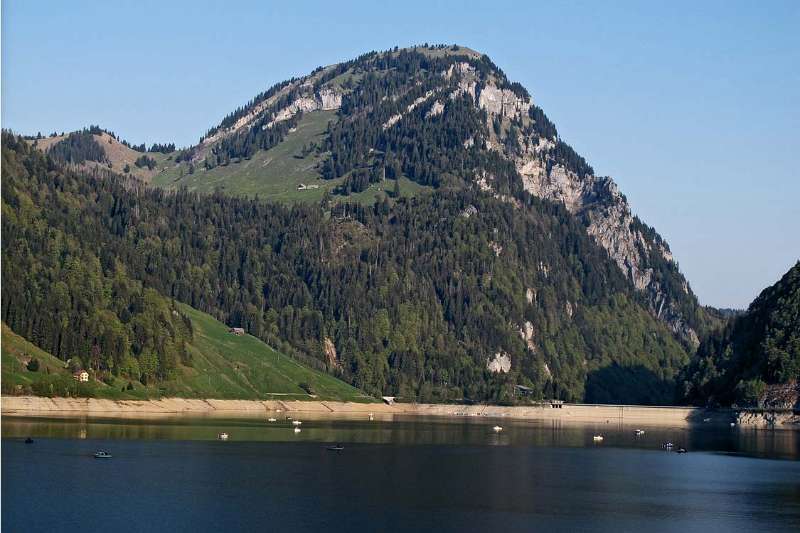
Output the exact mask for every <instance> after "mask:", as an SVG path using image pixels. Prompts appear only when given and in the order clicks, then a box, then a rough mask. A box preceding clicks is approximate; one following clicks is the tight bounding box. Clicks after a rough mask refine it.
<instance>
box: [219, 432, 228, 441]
mask: <svg viewBox="0 0 800 533" xmlns="http://www.w3.org/2000/svg"><path fill="white" fill-rule="evenodd" d="M217 438H218V439H219V440H228V434H227V433H220V434H219V435H217Z"/></svg>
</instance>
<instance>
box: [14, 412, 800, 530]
mask: <svg viewBox="0 0 800 533" xmlns="http://www.w3.org/2000/svg"><path fill="white" fill-rule="evenodd" d="M496 423H500V424H501V425H502V426H503V428H504V429H503V431H502V432H500V433H499V434H498V433H495V432H493V431H492V426H493V425H495V424H496ZM645 429H646V433H645V435H643V436H640V437H637V436H635V435H634V434H633V429H632V428H629V427H627V426H625V427H619V426H615V425H603V424H597V425H568V424H563V423H554V422H547V423H541V422H538V423H537V422H532V421H531V422H529V421H513V422H512V421H510V420H502V421H499V422H498V421H497V420H472V419H460V420H459V419H442V418H422V417H406V418H404V417H395V419H394V421H377V420H376V421H373V422H370V421H367V420H329V419H325V420H306V419H304V423H303V425H302V431H301V432H300V433H295V432H294V431H293V427H292V426H291V423H290V422H289V421H286V420H280V421H278V422H275V423H268V422H266V421H264V420H262V419H232V420H223V419H210V418H207V419H186V418H183V419H168V418H165V419H159V420H97V419H93V420H85V419H84V420H70V419H41V418H35V419H34V418H10V417H3V419H2V435H3V440H2V529H3V531H47V532H51V531H114V532H121V531H191V532H195V533H196V532H201V531H219V530H229V531H321V530H324V531H493V530H498V531H643V530H647V531H648V533H652V532H657V531H703V532H706V533H708V532H712V531H726V532H730V531H798V528H800V461H798V459H800V438H799V437H800V435H799V434H800V432H797V431H787V430H778V431H757V430H748V429H743V428H729V427H721V426H715V427H699V428H693V429H665V428H645ZM222 431H225V432H227V433H229V434H230V440H229V441H227V442H221V441H218V440H216V435H217V434H218V433H219V432H222ZM597 433H602V434H603V436H604V440H603V442H602V443H599V444H598V443H595V442H593V440H592V436H593V435H594V434H597ZM27 436H32V437H33V438H34V439H35V442H34V443H33V444H25V443H24V438H25V437H27ZM667 440H671V441H672V442H674V443H675V444H676V445H681V446H685V447H686V448H688V449H689V453H687V454H677V453H674V452H668V451H665V450H663V449H662V448H661V444H662V443H663V442H665V441H667ZM330 443H342V444H343V446H344V450H343V451H341V452H334V451H328V450H327V449H326V444H330ZM99 449H103V450H107V451H109V452H110V453H112V454H113V456H114V457H113V459H110V460H97V459H94V458H93V457H92V454H93V453H94V452H95V451H96V450H99Z"/></svg>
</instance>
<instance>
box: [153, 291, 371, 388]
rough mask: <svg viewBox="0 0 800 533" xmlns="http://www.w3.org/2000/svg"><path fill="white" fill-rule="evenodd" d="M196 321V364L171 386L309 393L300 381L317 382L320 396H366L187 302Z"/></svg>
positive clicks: (186, 309) (186, 308)
mask: <svg viewBox="0 0 800 533" xmlns="http://www.w3.org/2000/svg"><path fill="white" fill-rule="evenodd" d="M181 310H182V311H183V312H185V313H187V314H188V315H189V317H190V318H191V319H192V324H193V325H194V340H193V341H192V346H191V347H190V352H191V354H192V359H193V361H192V368H186V369H183V371H182V375H181V376H180V377H178V379H176V380H175V381H174V382H171V383H169V384H168V386H167V393H168V394H169V395H175V396H185V397H216V398H275V399H282V398H288V399H309V396H308V395H307V394H306V393H305V391H303V389H301V388H300V387H299V383H302V382H305V383H308V384H309V385H311V387H312V389H313V390H314V391H315V392H316V394H317V396H318V397H319V399H344V400H352V401H365V400H369V399H370V398H369V397H367V396H365V395H364V394H363V393H361V392H360V391H359V390H357V389H355V388H353V387H351V386H350V385H348V384H346V383H344V382H343V381H340V380H338V379H336V378H334V377H333V376H331V375H329V374H326V373H324V372H319V371H317V370H313V369H310V368H307V367H305V366H303V365H302V364H301V363H299V362H297V361H296V360H295V359H292V358H291V357H288V356H286V355H284V354H282V353H279V352H277V351H275V350H273V349H272V348H270V347H269V346H267V345H266V344H264V343H263V342H261V341H260V340H258V339H256V338H255V337H252V336H250V335H243V336H236V335H233V334H230V333H228V328H227V326H225V325H224V324H222V323H220V322H218V321H216V320H214V319H213V318H212V317H211V316H209V315H207V314H205V313H201V312H200V311H197V310H195V309H192V308H191V307H189V306H186V305H181Z"/></svg>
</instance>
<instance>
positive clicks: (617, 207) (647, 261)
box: [445, 64, 698, 346]
mask: <svg viewBox="0 0 800 533" xmlns="http://www.w3.org/2000/svg"><path fill="white" fill-rule="evenodd" d="M445 75H446V77H452V76H461V79H460V81H459V89H458V90H457V91H456V92H457V93H468V94H476V95H477V97H476V103H477V105H478V106H479V107H480V108H481V109H483V110H485V111H486V113H487V121H488V122H489V124H490V125H491V126H490V128H489V129H490V132H491V134H490V139H487V146H489V147H490V148H491V149H494V150H497V151H499V152H501V153H502V154H503V155H504V156H505V157H506V158H508V159H509V160H510V161H512V162H513V163H514V165H515V167H516V169H517V172H518V173H519V175H520V177H521V179H522V185H523V187H524V188H525V190H526V191H528V192H529V193H531V194H533V195H534V196H537V197H539V198H543V199H547V200H551V201H556V202H561V203H563V204H564V205H565V206H566V207H567V209H568V210H569V211H570V212H572V213H574V214H575V215H576V216H578V217H579V218H581V219H582V220H583V221H584V222H585V223H586V226H587V232H588V233H589V235H591V236H592V237H593V238H594V239H595V241H596V242H597V243H598V244H599V245H600V246H602V247H603V248H604V249H605V250H606V251H607V252H608V254H609V256H610V257H611V259H613V261H614V262H615V263H616V264H617V266H618V267H619V268H620V270H621V271H622V272H623V273H624V274H625V276H626V277H627V278H628V279H629V280H630V281H631V283H632V284H633V286H634V287H636V289H637V290H638V291H641V292H643V293H645V294H646V296H647V301H648V303H649V308H650V311H651V312H652V313H653V315H655V316H656V317H657V318H659V319H660V320H662V321H663V322H665V323H666V324H667V325H668V326H669V327H670V329H671V330H672V331H673V332H674V333H675V334H676V335H677V336H678V337H680V338H681V339H683V340H684V341H685V342H686V343H687V344H689V345H691V346H696V345H697V344H698V336H697V332H696V331H695V329H694V328H693V327H692V326H691V325H690V324H689V319H688V318H687V317H686V316H684V315H683V313H682V312H681V310H680V306H679V302H678V301H677V300H678V298H676V297H675V295H674V294H671V293H670V291H669V290H668V289H667V287H666V286H665V283H664V281H663V280H662V277H661V276H659V275H657V274H656V266H655V265H654V264H653V262H654V258H655V261H657V262H663V264H665V265H666V267H665V268H667V269H668V270H670V271H672V272H673V275H675V276H677V278H678V281H679V283H678V285H679V286H680V287H682V290H683V292H684V295H682V297H685V298H688V299H689V300H691V301H692V302H694V305H696V301H695V299H694V296H693V295H692V294H691V292H690V291H689V288H688V284H687V283H686V280H685V279H684V278H683V276H682V275H680V273H679V272H678V269H677V265H676V264H675V263H674V259H673V257H672V253H671V252H670V250H669V247H668V246H667V244H666V242H664V241H663V240H662V239H661V238H660V237H658V236H656V238H652V237H648V235H646V234H645V231H644V229H643V228H645V226H644V225H643V224H641V223H640V222H639V221H638V220H637V219H635V218H634V216H633V215H632V213H631V209H630V206H629V205H628V202H627V200H626V198H625V196H624V195H623V194H622V193H621V192H620V191H619V188H618V187H617V184H616V183H614V181H613V180H612V179H611V178H609V177H601V176H595V175H594V173H593V172H584V173H582V174H579V173H578V172H576V171H575V170H573V169H571V168H568V166H567V164H565V162H563V161H561V160H560V159H559V157H558V155H557V151H556V148H557V147H559V143H560V141H559V139H558V137H557V136H556V135H553V136H550V137H548V136H545V135H541V134H539V133H537V128H536V127H535V126H536V124H535V121H534V119H533V118H532V117H533V116H534V115H533V113H531V111H532V110H534V109H536V108H535V106H534V104H533V102H532V100H531V99H530V98H528V97H525V96H521V95H519V94H517V93H515V92H514V91H512V90H510V89H507V88H500V87H499V86H498V85H497V84H496V82H495V81H493V80H492V79H491V78H490V79H488V80H483V81H481V80H477V79H476V73H475V70H474V69H473V68H472V67H471V66H470V65H469V64H466V65H460V66H459V67H458V68H453V69H451V70H450V71H448V72H447V73H446V74H445ZM512 121H513V122H515V123H517V124H519V123H522V124H523V125H524V126H528V128H527V129H524V128H523V131H525V132H527V134H524V135H521V136H520V137H521V138H520V140H519V142H518V146H517V147H516V148H513V147H512V148H509V146H510V144H509V143H508V142H506V141H507V140H508V135H509V131H510V129H511V124H512ZM496 124H500V125H501V132H500V133H499V134H497V133H495V132H492V126H493V127H495V128H496ZM576 156H577V154H576ZM587 166H588V165H587ZM476 183H477V185H478V187H479V188H481V189H482V190H486V191H490V190H492V184H491V179H490V177H487V176H486V175H485V174H480V175H479V176H477V177H476Z"/></svg>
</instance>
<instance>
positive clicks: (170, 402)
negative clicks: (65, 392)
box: [0, 396, 761, 427]
mask: <svg viewBox="0 0 800 533" xmlns="http://www.w3.org/2000/svg"><path fill="white" fill-rule="evenodd" d="M0 413H2V416H7V417H67V418H72V417H80V418H160V417H170V418H174V417H184V416H185V417H248V418H253V417H257V418H261V417H266V416H268V415H271V414H273V413H289V414H292V413H295V414H302V415H303V416H305V417H311V418H367V417H369V415H373V416H374V417H375V418H378V419H383V420H386V419H391V418H393V417H394V416H396V415H398V416H433V417H447V418H464V417H467V418H474V417H485V418H505V419H510V420H529V421H533V420H536V421H560V422H576V423H603V424H605V423H616V424H619V425H641V426H650V427H653V426H661V427H688V426H690V425H694V424H702V423H714V424H722V423H724V424H730V423H731V422H734V423H741V422H742V421H741V418H742V417H740V416H739V413H738V412H736V411H733V410H730V409H718V410H708V409H702V408H697V407H650V406H634V405H592V404H562V406H561V407H559V408H554V407H551V406H550V405H547V404H545V405H535V406H499V405H457V404H424V403H394V404H392V405H388V404H385V403H369V404H366V403H353V402H337V401H322V400H320V401H300V400H292V401H284V400H214V399H187V398H162V399H160V400H104V399H98V398H47V397H37V396H3V397H2V399H0ZM750 418H751V419H752V418H753V417H752V416H751V417H750ZM745 425H747V426H752V427H760V426H761V424H760V423H759V421H758V420H756V419H752V420H751V421H749V423H747V424H745Z"/></svg>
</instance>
